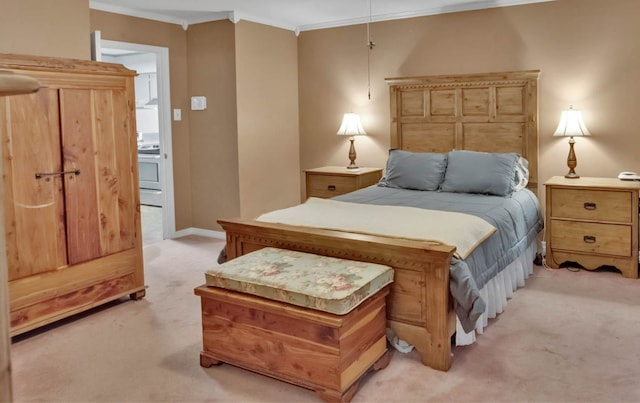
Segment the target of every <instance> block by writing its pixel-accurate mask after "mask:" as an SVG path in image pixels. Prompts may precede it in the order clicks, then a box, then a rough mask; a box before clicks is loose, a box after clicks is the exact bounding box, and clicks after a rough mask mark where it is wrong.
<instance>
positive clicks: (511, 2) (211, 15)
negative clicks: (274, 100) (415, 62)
mask: <svg viewBox="0 0 640 403" xmlns="http://www.w3.org/2000/svg"><path fill="white" fill-rule="evenodd" d="M550 1H556V0H484V1H480V2H473V3H464V4H457V5H451V6H445V7H435V8H429V9H422V10H416V11H407V12H398V13H388V14H376V15H372V16H371V17H361V18H350V19H343V20H334V21H329V22H325V23H320V24H307V25H298V26H293V25H289V24H283V23H282V22H278V21H275V20H273V19H266V18H262V17H259V16H256V15H252V14H248V13H243V12H241V11H238V10H232V11H220V12H203V13H202V15H200V16H196V17H188V18H178V17H172V16H168V15H166V14H162V13H155V12H152V11H142V10H135V9H131V8H126V7H119V6H114V5H111V4H107V3H104V2H101V1H99V0H90V1H89V7H90V8H92V9H95V10H100V11H106V12H110V13H116V14H124V15H129V16H132V17H139V18H145V19H150V20H155V21H161V22H167V23H171V24H177V25H180V26H182V28H183V29H184V30H187V29H188V27H189V25H192V24H200V23H203V22H210V21H220V20H225V19H228V20H229V21H231V22H233V23H234V24H236V23H238V22H239V21H241V20H245V21H250V22H255V23H257V24H262V25H269V26H272V27H276V28H281V29H285V30H289V31H293V32H294V33H295V34H296V36H297V35H299V34H300V32H302V31H313V30H318V29H326V28H337V27H344V26H348V25H358V24H366V23H369V22H380V21H390V20H399V19H406V18H414V17H425V16H429V15H437V14H447V13H456V12H462V11H473V10H482V9H487V8H499V7H510V6H518V5H524V4H532V3H545V2H550Z"/></svg>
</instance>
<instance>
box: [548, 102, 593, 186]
mask: <svg viewBox="0 0 640 403" xmlns="http://www.w3.org/2000/svg"><path fill="white" fill-rule="evenodd" d="M553 135H554V136H564V137H569V156H568V157H567V166H568V167H569V173H568V174H566V175H565V176H564V177H565V178H569V179H577V178H579V177H580V176H579V175H578V174H576V171H575V168H576V166H577V165H578V160H577V159H576V153H575V151H573V145H574V144H575V142H576V141H575V140H574V139H573V138H574V137H576V136H590V135H591V133H589V130H587V126H585V124H584V120H582V111H580V110H578V109H573V105H569V109H567V110H565V111H562V116H561V117H560V123H559V124H558V128H557V129H556V132H555V133H553Z"/></svg>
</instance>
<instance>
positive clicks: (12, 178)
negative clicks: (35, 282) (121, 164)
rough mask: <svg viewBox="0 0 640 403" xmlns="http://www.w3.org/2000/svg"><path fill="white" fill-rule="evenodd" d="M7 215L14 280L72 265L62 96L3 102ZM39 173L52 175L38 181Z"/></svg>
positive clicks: (43, 94) (49, 93) (50, 93)
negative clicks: (66, 216) (61, 174)
mask: <svg viewBox="0 0 640 403" xmlns="http://www.w3.org/2000/svg"><path fill="white" fill-rule="evenodd" d="M0 102H1V103H0V106H2V109H1V110H2V113H0V116H1V118H0V119H2V121H1V122H0V130H1V131H2V139H3V147H4V150H3V156H4V157H3V161H2V163H3V169H4V182H3V184H4V195H3V201H4V214H5V222H6V227H5V236H6V239H7V263H8V268H9V281H13V280H17V279H20V278H24V277H28V276H31V275H34V274H39V273H43V272H47V271H51V270H55V269H57V268H60V267H63V266H65V265H66V264H67V253H66V242H65V226H64V200H63V194H62V182H61V178H60V177H59V176H56V175H48V174H53V173H57V172H60V170H61V168H62V163H61V155H60V121H59V116H58V93H57V91H56V90H54V89H41V90H39V91H38V92H36V93H34V94H30V95H20V96H14V97H9V98H4V99H2V100H1V101H0ZM36 173H43V174H47V175H43V176H41V177H40V178H39V179H38V178H36Z"/></svg>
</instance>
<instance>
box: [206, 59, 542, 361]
mask: <svg viewBox="0 0 640 403" xmlns="http://www.w3.org/2000/svg"><path fill="white" fill-rule="evenodd" d="M538 75H539V71H523V72H505V73H487V74H468V75H451V76H430V77H412V78H392V79H387V83H388V84H389V86H390V98H391V100H390V105H391V116H390V124H391V147H393V148H401V149H405V150H410V151H431V152H448V151H450V150H452V149H458V150H462V149H466V150H475V151H493V152H517V153H519V154H521V155H522V156H524V157H525V158H527V160H528V161H529V170H530V179H529V188H530V189H532V190H534V191H535V190H536V189H537V179H538V126H537V122H538V100H537V82H538ZM218 222H219V223H220V225H221V226H222V227H223V228H224V230H225V231H226V235H227V249H226V252H227V256H228V258H229V259H233V258H235V257H237V256H240V255H243V254H245V253H248V252H251V251H253V250H256V249H260V248H262V247H265V246H273V247H280V248H283V249H292V250H299V251H304V252H310V253H315V254H320V255H326V256H335V257H341V258H345V259H351V260H360V261H368V262H375V263H381V264H385V265H388V266H391V267H393V268H394V270H395V277H394V283H393V284H392V285H391V291H390V295H389V297H388V301H387V324H388V326H390V327H391V328H392V329H393V330H394V331H395V332H396V334H397V335H398V337H399V338H400V339H402V340H404V341H406V342H408V343H410V344H412V345H414V346H415V348H416V350H417V351H418V352H419V353H420V356H421V359H422V362H423V363H424V364H425V365H428V366H430V367H432V368H435V369H439V370H443V371H447V370H448V369H449V368H450V366H451V336H452V335H453V334H454V332H455V322H456V320H455V313H454V311H453V304H452V301H451V298H450V295H449V265H450V261H451V257H452V255H453V252H454V251H455V247H453V246H447V245H437V244H431V243H427V242H418V241H409V240H402V239H396V238H388V237H382V236H372V235H362V234H354V233H348V232H340V231H329V230H322V229H315V228H304V227H295V226H289V225H283V224H268V223H262V222H257V221H255V220H247V219H236V220H220V221H218Z"/></svg>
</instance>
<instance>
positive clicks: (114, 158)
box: [0, 55, 145, 335]
mask: <svg viewBox="0 0 640 403" xmlns="http://www.w3.org/2000/svg"><path fill="white" fill-rule="evenodd" d="M0 66H2V67H0V68H4V69H8V70H10V71H13V72H18V73H20V74H23V75H25V76H29V77H32V78H36V79H37V80H38V81H40V83H41V84H42V86H43V88H41V89H40V90H39V91H38V92H36V93H34V94H31V95H18V96H15V97H11V98H10V99H0V135H1V136H2V137H1V138H2V150H3V153H4V156H3V158H2V167H3V170H4V172H5V175H4V177H3V184H4V186H5V189H6V191H5V192H4V195H3V199H4V209H3V212H4V213H5V215H6V216H7V220H6V221H5V226H4V231H3V233H4V234H5V237H6V239H7V246H6V251H7V255H8V261H9V262H8V265H9V295H10V305H11V321H12V326H13V327H12V329H11V332H12V334H14V335H15V334H19V333H22V332H25V331H27V330H31V329H34V328H36V327H38V326H41V325H43V324H46V323H50V322H51V321H53V320H57V319H60V318H63V317H66V316H69V315H73V314H75V313H78V312H81V311H83V310H86V309H89V308H91V307H94V306H96V305H98V304H101V303H104V302H107V301H109V300H113V299H116V298H120V297H121V296H123V295H130V296H131V298H141V297H142V296H143V295H144V289H145V287H144V273H143V266H142V264H143V262H142V239H141V234H140V211H139V195H138V176H137V149H136V140H135V138H136V136H135V110H134V105H135V102H134V94H133V77H134V75H135V72H133V71H130V70H128V69H126V68H124V67H123V66H120V65H115V64H109V63H95V62H89V61H77V60H70V59H60V58H47V57H37V56H36V57H31V56H20V55H0ZM77 169H79V170H80V174H78V175H76V174H74V173H67V174H64V175H60V174H57V175H45V176H42V177H41V178H40V179H36V175H35V174H36V173H47V174H54V173H60V172H63V171H74V170H77Z"/></svg>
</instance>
